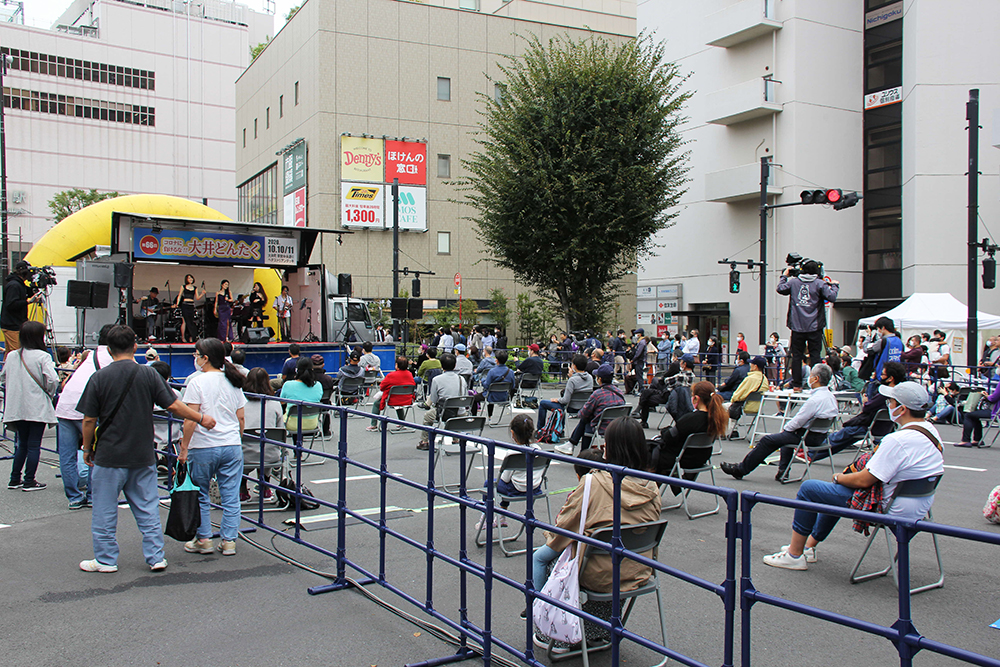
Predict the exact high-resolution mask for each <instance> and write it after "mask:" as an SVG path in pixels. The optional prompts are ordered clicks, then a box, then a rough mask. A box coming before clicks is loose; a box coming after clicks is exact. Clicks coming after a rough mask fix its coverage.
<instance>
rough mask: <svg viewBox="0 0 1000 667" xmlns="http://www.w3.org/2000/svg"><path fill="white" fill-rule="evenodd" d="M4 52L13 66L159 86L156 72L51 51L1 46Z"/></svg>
mask: <svg viewBox="0 0 1000 667" xmlns="http://www.w3.org/2000/svg"><path fill="white" fill-rule="evenodd" d="M0 54H2V55H4V56H10V58H11V63H10V66H9V67H10V69H12V70H17V71H21V72H31V73H33V74H46V75H48V76H60V77H63V78H67V79H79V80H81V81H93V82H94V83H107V84H110V85H112V86H124V87H126V88H138V89H140V90H156V73H155V72H151V71H149V70H144V69H135V68H132V67H124V66H121V65H108V64H107V63H97V62H91V61H89V60H77V59H74V58H65V57H63V56H53V55H49V54H47V53H36V52H34V51H22V50H20V49H9V48H7V47H3V48H0Z"/></svg>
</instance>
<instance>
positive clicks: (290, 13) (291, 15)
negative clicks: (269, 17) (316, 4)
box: [285, 5, 302, 23]
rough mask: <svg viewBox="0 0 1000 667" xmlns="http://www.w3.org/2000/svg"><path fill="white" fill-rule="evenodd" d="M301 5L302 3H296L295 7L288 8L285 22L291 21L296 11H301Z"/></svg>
mask: <svg viewBox="0 0 1000 667" xmlns="http://www.w3.org/2000/svg"><path fill="white" fill-rule="evenodd" d="M301 6H302V5H295V6H294V7H292V8H291V9H289V10H288V13H287V14H285V23H288V22H289V21H291V20H292V17H293V16H295V13H296V12H298V11H299V7H301Z"/></svg>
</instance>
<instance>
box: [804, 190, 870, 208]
mask: <svg viewBox="0 0 1000 667" xmlns="http://www.w3.org/2000/svg"><path fill="white" fill-rule="evenodd" d="M799 198H801V199H802V203H803V204H833V207H834V208H835V209H836V210H838V211H839V210H841V209H844V208H849V207H851V206H854V205H855V204H857V203H858V199H860V198H861V196H860V195H858V194H857V193H856V192H853V193H848V194H847V195H845V194H844V191H843V190H841V189H840V188H828V189H825V190H803V191H802V193H801V194H800V195H799Z"/></svg>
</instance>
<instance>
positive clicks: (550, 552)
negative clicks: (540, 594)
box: [531, 544, 559, 591]
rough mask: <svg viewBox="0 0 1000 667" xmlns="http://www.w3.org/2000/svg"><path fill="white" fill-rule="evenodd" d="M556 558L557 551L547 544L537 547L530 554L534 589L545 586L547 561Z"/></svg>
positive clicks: (538, 589) (537, 589)
mask: <svg viewBox="0 0 1000 667" xmlns="http://www.w3.org/2000/svg"><path fill="white" fill-rule="evenodd" d="M556 558H559V552H558V551H556V550H555V549H553V548H552V547H550V546H549V545H547V544H543V545H542V546H540V547H538V548H537V549H535V551H534V553H532V554H531V581H532V583H533V584H534V586H535V590H536V591H540V590H542V587H543V586H545V579H546V578H547V577H548V572H547V570H548V567H549V563H551V562H552V561H554V560H555V559H556Z"/></svg>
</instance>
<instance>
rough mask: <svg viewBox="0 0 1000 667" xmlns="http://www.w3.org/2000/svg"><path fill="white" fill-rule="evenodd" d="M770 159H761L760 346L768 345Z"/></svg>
mask: <svg viewBox="0 0 1000 667" xmlns="http://www.w3.org/2000/svg"><path fill="white" fill-rule="evenodd" d="M770 163H771V158H770V157H762V158H761V159H760V330H759V332H758V334H757V335H758V337H759V342H760V345H761V346H763V345H765V344H766V343H767V182H768V179H769V176H770V166H771V164H770Z"/></svg>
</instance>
